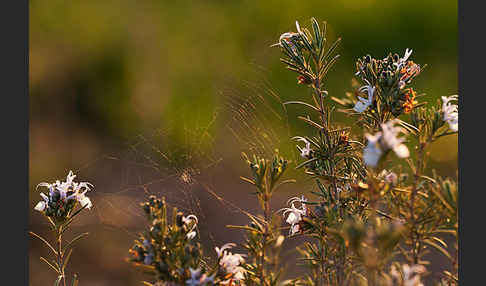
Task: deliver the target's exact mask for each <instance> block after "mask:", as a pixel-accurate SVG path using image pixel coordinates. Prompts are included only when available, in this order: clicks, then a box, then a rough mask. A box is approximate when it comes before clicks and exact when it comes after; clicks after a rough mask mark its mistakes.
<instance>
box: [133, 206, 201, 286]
mask: <svg viewBox="0 0 486 286" xmlns="http://www.w3.org/2000/svg"><path fill="white" fill-rule="evenodd" d="M141 206H142V208H143V210H144V212H145V214H146V215H147V219H148V221H149V228H148V229H147V230H146V231H145V232H144V233H142V234H141V235H140V239H138V240H136V241H135V245H134V246H133V247H132V248H131V249H130V250H129V253H130V258H129V261H131V262H133V263H134V264H135V265H136V266H145V267H148V268H149V269H150V270H151V272H152V273H154V276H155V278H156V280H157V281H163V282H177V283H183V282H185V281H187V280H189V281H190V283H192V284H190V285H205V283H209V282H210V280H208V279H209V278H208V277H206V276H204V275H203V276H201V275H199V274H200V272H198V269H199V265H200V262H201V259H202V248H201V245H200V244H199V243H198V242H196V241H195V240H194V238H195V237H196V230H195V229H196V227H197V223H198V218H197V217H196V216H195V215H192V214H191V215H187V216H185V215H184V214H183V213H182V212H178V211H177V209H176V208H173V209H172V210H173V216H172V221H173V223H172V224H170V223H169V219H168V214H167V210H168V208H167V203H166V202H165V200H164V199H163V198H162V199H158V198H156V197H155V196H150V197H149V200H148V201H147V202H145V203H143V204H141ZM191 269H192V271H191ZM196 281H199V283H203V282H204V283H203V284H194V283H196ZM188 283H189V282H188Z"/></svg>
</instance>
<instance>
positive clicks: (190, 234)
mask: <svg viewBox="0 0 486 286" xmlns="http://www.w3.org/2000/svg"><path fill="white" fill-rule="evenodd" d="M191 221H192V222H194V223H193V224H192V226H191V229H190V230H189V232H188V233H187V235H186V237H187V238H188V239H193V238H194V237H196V231H195V230H194V229H195V228H196V227H197V223H198V219H197V216H195V215H188V216H186V217H185V216H183V217H182V222H184V223H185V224H186V225H189V224H190V223H191Z"/></svg>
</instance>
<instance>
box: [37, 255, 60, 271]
mask: <svg viewBox="0 0 486 286" xmlns="http://www.w3.org/2000/svg"><path fill="white" fill-rule="evenodd" d="M40 260H42V261H44V262H45V263H46V264H47V265H49V266H50V267H51V268H52V269H54V271H56V272H57V273H58V274H61V271H59V267H58V266H57V263H56V266H54V265H52V264H51V263H50V262H49V261H47V259H45V258H44V257H42V256H41V257H40Z"/></svg>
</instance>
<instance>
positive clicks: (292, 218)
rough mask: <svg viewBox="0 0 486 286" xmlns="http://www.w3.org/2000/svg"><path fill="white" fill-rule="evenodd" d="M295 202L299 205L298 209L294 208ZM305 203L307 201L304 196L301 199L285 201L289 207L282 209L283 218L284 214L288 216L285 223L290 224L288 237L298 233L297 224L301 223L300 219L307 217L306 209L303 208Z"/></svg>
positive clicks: (295, 198)
mask: <svg viewBox="0 0 486 286" xmlns="http://www.w3.org/2000/svg"><path fill="white" fill-rule="evenodd" d="M296 202H297V203H300V208H297V207H295V203H296ZM305 202H307V200H306V199H305V197H304V196H302V197H301V198H298V197H293V198H290V199H289V200H288V201H287V204H290V207H289V208H283V209H282V210H283V211H284V212H283V215H284V217H285V215H286V214H288V216H287V219H286V220H285V222H286V223H288V224H290V230H289V235H294V234H296V233H298V232H299V231H300V225H299V224H300V222H301V221H302V218H303V217H304V216H306V215H307V207H306V206H305Z"/></svg>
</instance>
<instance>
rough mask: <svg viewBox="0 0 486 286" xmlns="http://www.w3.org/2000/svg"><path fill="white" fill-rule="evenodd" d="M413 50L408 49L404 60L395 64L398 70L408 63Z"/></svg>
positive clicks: (401, 59)
mask: <svg viewBox="0 0 486 286" xmlns="http://www.w3.org/2000/svg"><path fill="white" fill-rule="evenodd" d="M412 52H413V50H411V49H410V50H409V49H408V48H407V49H405V55H404V56H403V58H400V59H399V60H398V62H397V63H395V65H396V66H397V68H401V67H402V66H403V65H404V64H406V63H407V60H408V58H409V57H410V55H411V54H412Z"/></svg>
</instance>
